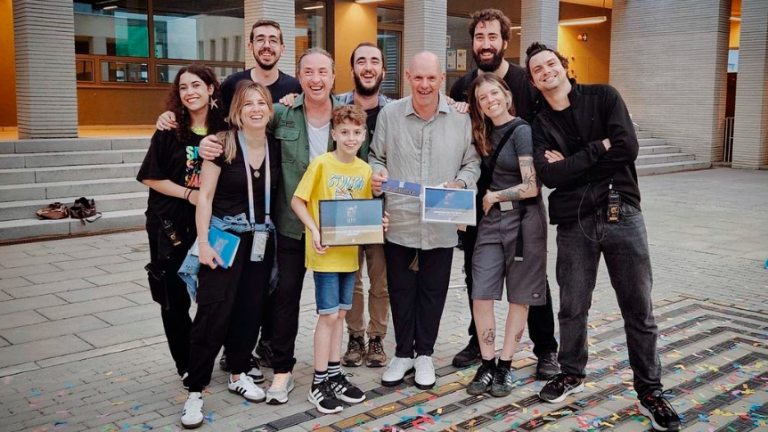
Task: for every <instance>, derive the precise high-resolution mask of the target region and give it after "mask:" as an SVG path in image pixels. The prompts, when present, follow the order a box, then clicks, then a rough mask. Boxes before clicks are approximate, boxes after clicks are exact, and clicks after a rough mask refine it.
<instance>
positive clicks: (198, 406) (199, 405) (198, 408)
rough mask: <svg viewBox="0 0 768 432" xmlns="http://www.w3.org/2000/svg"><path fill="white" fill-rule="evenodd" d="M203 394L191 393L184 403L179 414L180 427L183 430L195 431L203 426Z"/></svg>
mask: <svg viewBox="0 0 768 432" xmlns="http://www.w3.org/2000/svg"><path fill="white" fill-rule="evenodd" d="M203 418H204V416H203V394H202V393H199V392H192V393H190V394H189V396H188V397H187V401H186V402H185V403H184V410H183V411H182V412H181V425H182V426H183V427H184V429H196V428H199V427H200V425H202V424H203Z"/></svg>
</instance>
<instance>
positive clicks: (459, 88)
mask: <svg viewBox="0 0 768 432" xmlns="http://www.w3.org/2000/svg"><path fill="white" fill-rule="evenodd" d="M471 17H472V22H471V23H470V25H469V34H470V36H472V57H473V58H474V60H475V63H477V69H474V70H473V71H471V72H469V73H467V74H466V75H464V76H463V77H461V78H460V79H459V80H458V81H457V82H456V83H455V84H454V85H453V87H452V88H451V98H453V99H454V100H456V101H457V102H458V101H461V102H465V101H466V100H467V91H468V90H469V88H470V85H471V83H472V81H473V80H474V79H475V78H477V76H478V75H479V74H483V73H493V74H496V76H498V77H499V78H501V79H503V80H504V82H506V83H507V85H508V86H509V88H510V90H512V100H513V103H514V105H515V111H516V114H517V116H518V117H521V118H522V119H523V120H525V121H526V122H528V123H532V122H533V119H534V118H535V116H536V113H537V112H538V110H539V106H540V97H541V94H540V93H539V91H538V90H537V89H536V88H535V87H533V86H532V85H531V84H530V82H529V80H528V79H527V77H526V73H525V69H523V68H522V67H520V66H518V65H515V64H511V63H509V62H508V61H506V60H504V52H505V51H506V49H507V44H508V43H509V37H510V30H511V27H512V23H511V22H510V20H509V18H507V17H506V15H504V13H503V12H501V11H500V10H498V9H483V10H480V11H477V12H475V13H473V14H472V16H471ZM483 169H485V168H484V167H483ZM480 183H481V184H479V185H478V187H481V185H482V182H480ZM484 195H485V192H484V191H480V190H478V194H477V196H478V200H479V201H478V206H477V209H478V214H477V218H478V224H479V220H480V218H482V216H483V212H482V208H483V207H482V205H480V204H479V203H480V201H482V197H483V196H484ZM461 240H462V245H463V247H464V272H465V275H466V279H465V280H466V284H467V296H468V297H469V303H470V306H469V310H470V313H471V314H472V320H471V321H470V324H469V335H470V340H469V344H468V345H467V346H466V347H465V348H464V349H463V350H462V351H460V352H459V353H458V354H456V356H455V357H454V358H453V365H454V366H456V367H467V366H469V365H471V364H473V363H475V362H477V361H478V360H479V359H480V344H479V341H478V335H477V329H476V328H475V321H474V312H473V311H472V256H473V251H474V248H475V241H476V240H477V227H476V226H469V227H467V230H466V231H465V232H463V233H462V234H461ZM546 297H547V302H546V304H545V305H542V306H531V308H530V310H529V312H528V333H529V334H530V337H531V341H533V353H534V354H535V355H536V357H537V358H538V364H537V367H536V378H537V379H541V380H546V379H550V378H552V377H553V376H554V375H555V374H557V373H558V372H560V367H559V365H558V363H557V340H555V336H554V334H555V318H554V314H553V312H552V296H551V294H550V291H549V283H547V291H546Z"/></svg>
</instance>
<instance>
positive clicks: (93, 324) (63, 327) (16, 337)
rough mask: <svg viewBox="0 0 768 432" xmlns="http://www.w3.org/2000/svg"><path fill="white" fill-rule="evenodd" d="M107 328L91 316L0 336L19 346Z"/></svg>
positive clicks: (33, 326) (41, 324)
mask: <svg viewBox="0 0 768 432" xmlns="http://www.w3.org/2000/svg"><path fill="white" fill-rule="evenodd" d="M104 327H109V324H108V323H106V322H104V321H102V320H100V319H98V318H96V317H94V316H91V315H85V316H76V317H74V318H68V319H62V320H57V321H48V322H43V323H39V324H32V325H27V326H24V327H16V328H12V329H6V330H2V331H0V336H2V337H3V338H5V339H6V340H7V341H9V342H10V343H12V344H20V343H24V342H31V341H36V340H41V339H50V338H52V337H56V336H63V335H67V334H74V333H79V332H83V331H87V330H95V329H100V328H104Z"/></svg>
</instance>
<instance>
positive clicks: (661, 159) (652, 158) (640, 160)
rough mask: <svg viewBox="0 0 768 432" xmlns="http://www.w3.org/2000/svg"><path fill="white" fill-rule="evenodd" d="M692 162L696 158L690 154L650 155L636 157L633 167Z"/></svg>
mask: <svg viewBox="0 0 768 432" xmlns="http://www.w3.org/2000/svg"><path fill="white" fill-rule="evenodd" d="M693 160H696V156H695V155H693V154H690V153H667V154H652V155H647V156H638V157H637V160H636V161H635V165H636V166H642V165H656V164H664V163H674V162H688V161H693Z"/></svg>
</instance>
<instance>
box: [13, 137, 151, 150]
mask: <svg viewBox="0 0 768 432" xmlns="http://www.w3.org/2000/svg"><path fill="white" fill-rule="evenodd" d="M149 142H150V138H149V137H146V138H58V139H30V140H10V141H0V153H4V154H22V153H62V152H73V151H99V150H141V149H148V148H149Z"/></svg>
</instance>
